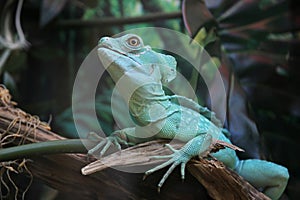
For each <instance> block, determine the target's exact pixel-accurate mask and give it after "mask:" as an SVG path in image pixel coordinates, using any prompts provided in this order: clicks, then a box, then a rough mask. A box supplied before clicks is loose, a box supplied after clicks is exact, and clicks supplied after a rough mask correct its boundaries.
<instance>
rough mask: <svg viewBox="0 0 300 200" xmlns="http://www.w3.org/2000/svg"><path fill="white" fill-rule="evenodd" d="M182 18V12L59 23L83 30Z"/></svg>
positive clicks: (61, 25)
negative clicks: (85, 28) (93, 27)
mask: <svg viewBox="0 0 300 200" xmlns="http://www.w3.org/2000/svg"><path fill="white" fill-rule="evenodd" d="M180 17H181V12H171V13H153V14H147V15H143V16H138V17H122V18H116V17H106V18H103V19H91V20H76V19H74V20H62V21H59V22H58V23H57V25H58V26H60V27H62V28H69V27H73V28H75V27H76V28H83V27H91V26H97V27H104V26H115V25H126V24H138V23H145V22H153V21H158V20H168V19H176V18H180Z"/></svg>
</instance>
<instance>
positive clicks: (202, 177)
mask: <svg viewBox="0 0 300 200" xmlns="http://www.w3.org/2000/svg"><path fill="white" fill-rule="evenodd" d="M4 94H6V93H5V92H4V91H3V88H1V87H0V135H1V137H0V138H2V139H3V136H5V135H12V136H13V135H14V136H16V137H12V138H14V140H11V143H10V144H9V145H18V144H19V143H20V141H24V142H23V143H29V142H43V141H48V140H57V139H59V140H62V139H64V138H63V137H61V136H59V135H57V134H55V133H54V132H51V131H50V130H49V127H48V126H47V125H46V124H44V123H40V122H39V121H34V120H33V119H32V116H31V115H29V114H27V113H25V112H23V111H21V110H19V109H16V108H14V107H13V104H12V102H11V101H10V98H9V97H7V96H3V95H4ZM16 119H18V120H16ZM20 135H22V137H19V136H20ZM9 139H11V138H10V137H9ZM24 139H26V140H24ZM2 141H3V140H2ZM166 142H167V141H163V140H159V141H151V142H148V143H143V144H139V145H136V146H133V147H130V148H127V149H124V150H122V151H121V154H120V153H119V152H117V153H114V154H111V155H108V156H107V157H105V158H103V159H102V160H100V161H95V162H94V163H92V164H90V165H89V166H93V165H97V167H98V168H97V170H96V171H98V170H99V169H101V171H100V172H97V173H94V174H92V175H88V176H84V175H82V174H81V169H82V168H83V167H84V166H85V165H87V164H88V161H87V157H86V155H82V154H56V155H40V156H34V157H32V158H30V159H31V160H32V162H28V163H27V166H28V169H29V170H30V171H31V173H32V174H33V176H34V177H35V178H39V179H41V180H43V181H44V182H45V183H46V184H48V185H49V186H51V187H53V188H56V189H58V190H60V191H63V192H70V193H72V195H73V196H74V197H76V199H108V198H111V199H124V198H126V199H128V198H130V199H141V198H143V199H149V198H154V199H196V198H197V199H200V198H201V199H210V198H209V197H208V196H207V193H206V191H205V190H204V189H203V187H202V186H201V184H202V185H203V186H204V187H205V188H206V189H207V191H208V193H209V195H210V196H211V197H212V198H214V199H268V198H267V197H265V196H264V195H263V194H262V193H260V192H258V191H257V190H256V189H254V188H253V187H252V186H251V185H250V184H248V183H247V182H245V181H244V180H243V179H242V178H241V177H240V176H238V175H236V174H235V173H234V172H232V171H230V170H228V169H226V167H224V165H223V164H222V163H220V162H218V161H216V160H210V161H209V160H207V159H200V160H196V159H194V160H192V161H191V162H189V163H188V165H187V169H188V171H190V172H191V174H192V175H193V176H194V177H196V178H197V180H198V181H199V182H200V183H201V184H200V183H199V182H198V181H195V179H194V178H193V177H191V176H190V175H189V174H187V177H186V180H185V182H184V183H181V182H180V177H179V172H178V171H175V172H174V173H173V174H172V175H171V176H170V177H169V178H168V180H167V182H166V183H165V185H164V187H163V188H162V191H161V193H157V192H156V185H157V183H158V182H159V180H160V178H161V177H162V175H163V173H165V170H160V171H159V172H157V173H155V174H153V175H151V176H150V177H148V178H147V179H146V180H145V181H142V177H143V173H142V172H140V173H126V172H124V171H120V170H115V169H113V168H108V167H113V166H119V165H122V167H123V169H124V166H126V167H127V168H128V167H135V168H136V167H140V168H142V169H144V170H146V169H149V167H151V166H153V165H154V164H157V163H158V162H159V161H158V160H151V159H150V156H152V155H166V154H169V153H170V151H169V150H168V149H167V148H165V147H163V145H164V144H165V143H166ZM6 145H7V144H6ZM6 145H5V146H6ZM180 145H182V144H177V143H176V144H172V146H174V147H175V148H179V147H180ZM1 146H2V144H1ZM2 147H3V146H2ZM0 151H1V147H0ZM0 159H1V158H0ZM99 166H100V168H99ZM84 169H86V168H83V172H84V173H85V174H89V173H92V172H95V168H94V170H92V171H85V170H84ZM90 169H93V168H90ZM104 169H105V170H104Z"/></svg>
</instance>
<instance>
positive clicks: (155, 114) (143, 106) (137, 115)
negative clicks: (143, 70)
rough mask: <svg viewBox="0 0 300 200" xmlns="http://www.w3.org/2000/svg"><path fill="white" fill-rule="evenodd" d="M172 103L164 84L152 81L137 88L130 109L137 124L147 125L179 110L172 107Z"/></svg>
mask: <svg viewBox="0 0 300 200" xmlns="http://www.w3.org/2000/svg"><path fill="white" fill-rule="evenodd" d="M171 105H172V103H171V102H170V100H169V96H166V95H165V92H164V90H163V89H162V85H161V84H154V83H152V84H147V85H143V86H141V87H140V88H138V89H137V90H135V92H134V93H133V95H132V96H131V98H130V100H129V111H130V114H131V116H132V118H133V120H134V121H135V122H136V123H137V124H139V125H147V124H148V123H151V122H156V121H158V120H161V119H164V118H166V117H168V116H169V115H170V114H172V113H174V112H176V111H177V110H174V109H171Z"/></svg>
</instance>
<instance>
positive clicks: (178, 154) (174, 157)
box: [143, 144, 191, 192]
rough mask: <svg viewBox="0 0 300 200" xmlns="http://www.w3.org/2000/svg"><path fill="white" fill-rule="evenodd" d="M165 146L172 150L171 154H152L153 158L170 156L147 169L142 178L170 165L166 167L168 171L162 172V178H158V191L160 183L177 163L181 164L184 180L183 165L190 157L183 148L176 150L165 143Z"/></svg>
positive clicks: (161, 183) (162, 182)
mask: <svg viewBox="0 0 300 200" xmlns="http://www.w3.org/2000/svg"><path fill="white" fill-rule="evenodd" d="M166 146H167V147H168V148H169V149H170V150H171V151H172V152H173V154H171V155H166V156H153V157H152V158H153V159H165V158H170V159H169V160H168V161H166V162H164V163H162V164H160V165H158V166H156V167H154V168H152V169H150V170H148V171H146V172H145V175H144V178H143V179H146V178H147V176H149V175H150V174H152V173H154V172H156V171H158V170H160V169H162V168H164V167H166V166H168V165H171V167H170V168H169V169H168V171H167V172H166V173H165V174H164V176H163V178H162V179H161V180H160V182H159V183H158V186H157V187H158V188H157V189H158V192H160V188H161V187H162V185H163V184H164V182H165V181H166V180H167V178H168V177H169V175H170V174H171V173H172V171H173V170H174V169H175V167H177V166H178V165H181V171H180V173H181V179H182V180H184V178H185V166H186V163H187V162H188V161H189V160H190V159H191V156H190V155H188V154H187V153H186V152H184V151H183V150H176V149H174V148H173V147H172V146H171V145H169V144H166Z"/></svg>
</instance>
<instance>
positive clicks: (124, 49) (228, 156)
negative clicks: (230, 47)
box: [89, 34, 289, 199]
mask: <svg viewBox="0 0 300 200" xmlns="http://www.w3.org/2000/svg"><path fill="white" fill-rule="evenodd" d="M98 55H99V57H100V59H101V61H102V63H103V64H104V66H105V67H106V70H107V71H108V72H109V74H110V75H111V77H112V78H113V80H114V81H115V83H116V87H117V89H118V90H119V92H120V94H121V95H122V97H123V98H124V99H125V101H126V102H127V103H128V106H129V111H130V114H131V116H132V118H133V120H134V122H135V123H136V126H135V127H132V128H126V129H123V130H119V131H115V132H114V133H113V134H112V135H111V136H109V137H107V139H106V140H104V141H102V142H101V143H99V144H98V145H97V146H95V147H94V148H93V149H91V150H90V151H89V154H92V153H94V152H95V151H97V150H98V149H100V148H102V147H103V149H102V150H101V152H100V157H101V156H102V155H103V154H104V153H105V152H106V151H107V149H108V148H109V147H110V146H111V145H112V144H114V145H116V146H117V147H118V148H119V149H120V148H121V147H120V143H125V144H127V143H130V144H136V143H140V142H145V141H149V140H153V139H158V138H163V139H174V138H175V139H178V140H181V141H184V142H187V143H186V144H185V145H184V146H183V147H182V148H181V149H180V150H175V149H173V148H172V147H171V146H170V145H168V147H169V148H170V149H171V150H172V151H173V154H171V155H167V156H156V157H155V158H169V160H168V161H166V162H164V163H163V164H161V165H159V166H157V167H155V168H153V169H150V170H148V171H147V172H145V176H147V175H149V174H151V173H153V172H155V171H157V170H159V169H161V168H164V167H166V166H168V165H171V167H170V168H169V170H168V171H167V172H166V174H165V175H164V176H163V178H162V179H161V181H160V182H159V184H158V187H159V188H160V187H162V185H163V183H164V182H165V180H166V179H167V177H168V176H169V175H170V173H171V172H172V171H173V169H174V168H175V167H176V166H178V165H180V166H181V177H182V179H184V176H185V165H186V163H187V162H188V161H189V160H190V159H191V158H192V157H194V156H198V155H199V156H201V155H203V154H204V153H206V152H207V150H208V148H209V146H210V145H211V143H212V142H213V141H215V140H222V141H224V142H227V143H231V142H230V140H229V139H228V138H227V137H226V136H228V135H227V133H228V131H227V130H226V129H223V128H220V126H221V123H220V121H219V120H218V119H217V118H216V117H215V115H214V113H213V112H211V111H209V110H208V109H207V108H204V107H202V106H200V105H198V104H197V103H195V102H194V101H192V100H190V99H188V98H186V97H183V96H178V95H174V96H168V95H165V92H164V90H163V87H162V85H163V84H165V83H168V82H169V81H171V80H173V79H174V78H175V76H176V60H175V59H174V58H173V57H172V56H170V55H164V54H160V53H157V52H155V51H153V50H151V48H150V47H149V46H144V44H143V41H142V39H141V38H140V37H139V36H137V35H133V34H128V35H125V36H122V37H119V38H109V37H104V38H101V39H100V41H99V48H98ZM212 156H214V157H215V158H217V159H218V160H219V161H222V162H223V163H224V164H225V165H226V166H227V167H229V168H230V169H232V170H234V171H236V172H237V173H238V174H240V175H241V176H243V177H244V178H245V179H246V180H247V181H248V182H250V183H251V184H252V185H254V186H255V187H257V188H264V191H263V192H264V193H265V194H266V195H267V196H269V197H270V198H272V199H278V198H279V197H280V196H281V194H282V193H283V191H284V189H285V187H286V185H287V181H288V178H289V174H288V171H287V169H286V168H285V167H282V166H280V165H277V164H274V163H272V162H267V161H263V160H258V159H252V160H239V158H238V157H237V156H236V153H235V151H234V150H232V149H230V148H225V149H222V150H220V151H218V152H216V153H213V154H212Z"/></svg>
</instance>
